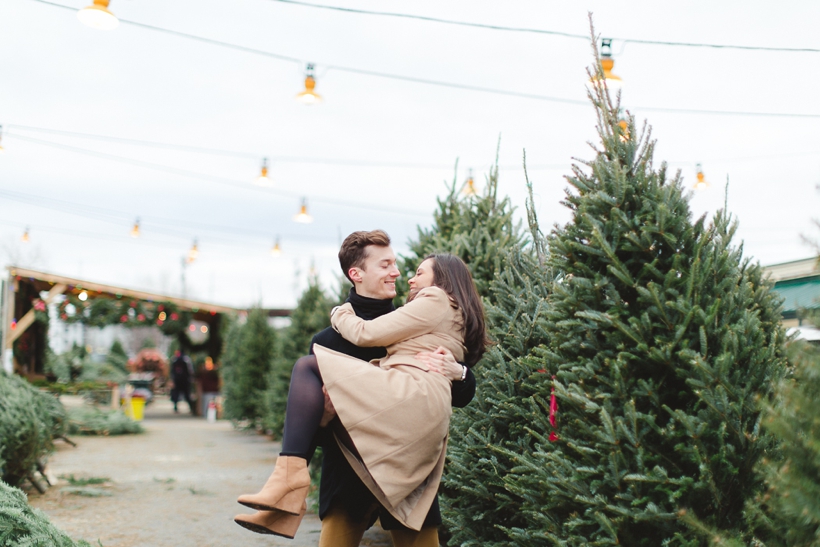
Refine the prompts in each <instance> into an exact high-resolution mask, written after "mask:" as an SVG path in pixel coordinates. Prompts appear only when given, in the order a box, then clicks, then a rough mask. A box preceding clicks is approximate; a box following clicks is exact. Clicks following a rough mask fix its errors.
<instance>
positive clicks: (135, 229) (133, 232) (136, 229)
mask: <svg viewBox="0 0 820 547" xmlns="http://www.w3.org/2000/svg"><path fill="white" fill-rule="evenodd" d="M139 236H140V219H139V217H137V220H135V221H134V227H133V228H131V237H134V238H137V237H139Z"/></svg>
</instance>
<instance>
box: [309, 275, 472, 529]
mask: <svg viewBox="0 0 820 547" xmlns="http://www.w3.org/2000/svg"><path fill="white" fill-rule="evenodd" d="M347 302H350V304H351V305H352V306H353V311H354V312H356V315H357V316H359V317H361V318H362V319H368V320H369V319H375V318H377V317H381V316H382V315H384V314H386V313H390V312H391V311H393V310H395V309H396V308H395V307H394V306H393V301H392V300H378V299H375V298H368V297H366V296H359V295H358V294H357V293H356V291H355V290H354V289H353V288H351V289H350V294H349V295H348V298H347ZM313 344H319V345H320V346H324V347H326V348H328V349H332V350H335V351H338V352H340V353H344V354H347V355H350V356H352V357H356V358H357V359H362V360H364V361H371V360H373V359H380V358H382V357H384V356H385V355H387V350H386V349H385V348H383V347H377V348H362V347H359V346H355V345H353V344H352V343H351V342H349V341H347V340H345V339H344V338H342V335H341V334H339V333H338V332H336V331H335V330H333V329H332V328H331V327H328V328H326V329H325V330H323V331H322V332H320V333H319V334H317V335H316V336H314V337H313V340H312V341H311V343H310V353H311V354H313ZM475 388H476V381H475V376H474V375H473V372H472V371H471V370H469V369H468V370H467V378H466V379H465V380H464V381H463V382H453V387H452V400H453V406H455V407H459V408H461V407H464V406H467V405H468V404H469V402H470V401H472V400H473V396H474V395H475ZM320 444H321V445H322V454H323V460H322V479H321V483H320V485H319V518H324V517H325V515H326V514H327V512H328V511H329V510H330V508H331V506H337V507H341V508H343V509H344V510H346V511H347V512H348V514H349V515H350V516H351V518H353V519H354V520H357V521H358V520H362V519H364V518H365V514H366V512H367V511H368V509H370V507H372V506H373V504H374V503H376V498H375V497H373V494H371V493H370V490H368V489H367V487H366V486H365V485H364V484H363V483H362V481H361V480H360V479H359V477H358V475H356V472H355V471H353V469H352V468H351V467H350V464H349V463H347V460H346V459H345V457H344V454H342V452H341V450H339V447H338V445H337V444H336V442H335V440H334V439H333V436H332V435H324V436H323V438H321V439H320ZM377 517H378V518H380V519H381V525H382V527H383V528H384V529H385V530H392V529H396V528H403V526H402V525H401V524H400V523H399V522H398V521H397V520H396V519H395V518H393V516H392V515H390V513H388V512H387V511H386V510H384V509H381V510H380V511H376V513H375V514H373V515H372V516H371V518H370V521H371V522H370V525H372V524H373V523H374V522H375V521H376V518H377ZM439 524H441V510H440V509H439V505H438V497H436V499H435V500H434V501H433V505H432V507H430V512H429V513H428V514H427V518H426V519H425V520H424V525H423V526H424V527H425V528H427V527H431V526H438V525H439Z"/></svg>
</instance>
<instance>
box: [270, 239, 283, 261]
mask: <svg viewBox="0 0 820 547" xmlns="http://www.w3.org/2000/svg"><path fill="white" fill-rule="evenodd" d="M270 254H271V255H272V256H277V257H278V256H282V247H280V246H279V236H276V241H274V242H273V247H271V249H270Z"/></svg>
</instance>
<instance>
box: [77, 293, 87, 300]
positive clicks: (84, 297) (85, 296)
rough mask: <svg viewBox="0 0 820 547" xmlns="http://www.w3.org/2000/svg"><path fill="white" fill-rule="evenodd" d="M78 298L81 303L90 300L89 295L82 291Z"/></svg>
mask: <svg viewBox="0 0 820 547" xmlns="http://www.w3.org/2000/svg"><path fill="white" fill-rule="evenodd" d="M77 298H79V299H80V301H81V302H85V301H86V300H88V293H87V292H85V291H82V292H81V293H80V294H78V295H77Z"/></svg>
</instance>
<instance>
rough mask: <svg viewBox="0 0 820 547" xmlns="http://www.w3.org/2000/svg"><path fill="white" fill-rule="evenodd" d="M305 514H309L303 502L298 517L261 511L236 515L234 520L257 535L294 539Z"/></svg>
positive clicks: (278, 512) (277, 512) (280, 512)
mask: <svg viewBox="0 0 820 547" xmlns="http://www.w3.org/2000/svg"><path fill="white" fill-rule="evenodd" d="M305 512H307V503H305V502H302V510H301V511H300V512H299V514H298V515H291V514H290V513H285V512H284V511H259V512H256V513H254V514H253V515H236V516H235V517H234V518H233V520H234V522H236V523H237V524H238V525H239V526H242V527H243V528H247V529H248V530H250V531H251V532H256V533H257V534H271V535H274V536H282V537H286V538H290V539H293V536H295V535H296V531H297V530H298V529H299V524H301V523H302V517H304V516H305Z"/></svg>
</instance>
